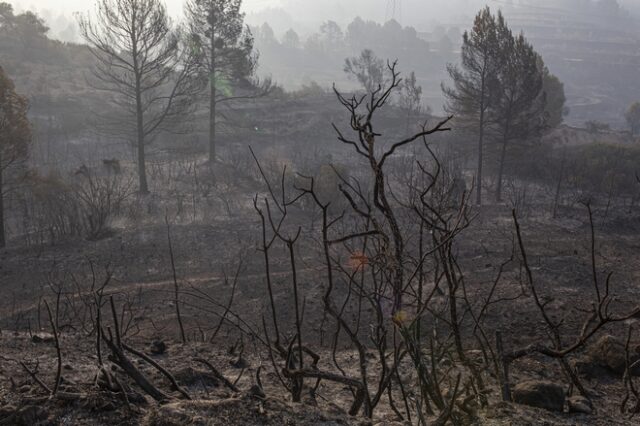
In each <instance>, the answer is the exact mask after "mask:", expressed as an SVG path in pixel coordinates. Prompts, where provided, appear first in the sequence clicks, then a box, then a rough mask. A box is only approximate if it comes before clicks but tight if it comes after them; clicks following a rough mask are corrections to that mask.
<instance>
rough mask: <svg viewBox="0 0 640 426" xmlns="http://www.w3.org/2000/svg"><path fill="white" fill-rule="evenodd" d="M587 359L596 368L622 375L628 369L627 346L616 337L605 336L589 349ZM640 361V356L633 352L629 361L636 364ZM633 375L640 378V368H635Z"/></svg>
mask: <svg viewBox="0 0 640 426" xmlns="http://www.w3.org/2000/svg"><path fill="white" fill-rule="evenodd" d="M586 359H587V360H588V361H589V362H591V363H592V364H593V365H595V366H600V367H603V368H606V369H607V370H609V371H611V372H613V373H615V374H618V375H622V374H624V371H625V368H626V351H625V344H624V343H623V342H622V341H621V340H620V339H618V338H616V337H614V336H611V335H604V336H602V337H601V338H599V339H598V340H597V341H596V342H595V343H594V344H593V345H591V346H590V347H589V349H588V350H587V357H586ZM638 359H640V354H638V352H637V351H635V350H632V351H631V353H630V354H629V361H630V362H631V363H634V362H635V361H637V360H638ZM631 374H632V375H633V376H640V366H638V368H634V369H633V371H631Z"/></svg>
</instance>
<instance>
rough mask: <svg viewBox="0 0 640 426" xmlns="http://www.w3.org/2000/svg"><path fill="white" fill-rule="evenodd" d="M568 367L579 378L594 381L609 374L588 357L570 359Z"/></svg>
mask: <svg viewBox="0 0 640 426" xmlns="http://www.w3.org/2000/svg"><path fill="white" fill-rule="evenodd" d="M569 365H570V366H571V367H572V368H573V369H574V370H575V371H576V372H577V373H578V374H579V375H581V376H583V377H586V378H588V379H594V378H597V377H602V376H604V375H607V374H609V370H608V369H606V368H605V367H602V366H600V365H598V364H594V362H593V361H592V360H591V358H590V357H589V356H583V357H580V358H577V359H572V360H571V361H570V362H569Z"/></svg>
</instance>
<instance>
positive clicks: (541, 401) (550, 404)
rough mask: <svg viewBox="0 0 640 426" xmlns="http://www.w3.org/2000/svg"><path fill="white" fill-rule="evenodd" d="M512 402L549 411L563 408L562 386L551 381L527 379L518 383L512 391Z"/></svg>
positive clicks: (563, 395)
mask: <svg viewBox="0 0 640 426" xmlns="http://www.w3.org/2000/svg"><path fill="white" fill-rule="evenodd" d="M512 397H513V402H516V403H518V404H523V405H528V406H531V407H538V408H543V409H545V410H549V411H563V410H564V400H565V394H564V388H563V387H562V386H561V385H559V384H557V383H553V382H547V381H542V380H529V381H525V382H521V383H518V384H517V385H516V386H515V387H514V388H513V391H512Z"/></svg>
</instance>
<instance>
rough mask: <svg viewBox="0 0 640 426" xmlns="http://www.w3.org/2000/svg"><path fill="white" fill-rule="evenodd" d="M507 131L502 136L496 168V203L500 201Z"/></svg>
mask: <svg viewBox="0 0 640 426" xmlns="http://www.w3.org/2000/svg"><path fill="white" fill-rule="evenodd" d="M507 132H508V130H506V131H505V134H504V136H503V138H502V151H501V152H500V166H499V168H498V182H497V183H496V203H499V202H501V201H502V176H503V175H504V163H505V160H506V158H507V143H508V138H507Z"/></svg>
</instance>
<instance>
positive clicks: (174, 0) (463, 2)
mask: <svg viewBox="0 0 640 426" xmlns="http://www.w3.org/2000/svg"><path fill="white" fill-rule="evenodd" d="M5 1H9V3H12V4H13V5H14V6H15V7H16V9H18V10H24V9H36V10H43V9H49V10H51V11H55V12H58V11H60V12H62V13H64V14H70V13H72V12H76V11H87V10H89V9H92V8H93V4H94V0H5ZM493 1H494V0H395V3H396V5H397V6H396V18H397V19H398V20H399V21H401V22H402V21H405V22H403V23H406V24H409V25H415V23H416V22H429V21H432V20H434V19H446V17H447V16H451V14H452V13H455V12H456V11H461V12H463V13H466V12H470V11H473V10H474V9H475V8H476V7H479V6H481V5H483V4H485V3H492V2H493ZM165 3H166V4H167V6H168V8H169V11H170V13H171V15H173V16H174V17H176V16H178V15H179V14H180V13H181V11H182V5H183V3H184V0H165ZM393 3H394V0H243V6H244V9H245V11H246V12H247V13H248V14H251V13H256V12H260V11H262V10H264V9H268V8H275V7H283V8H284V9H285V10H286V11H287V13H288V14H289V15H291V17H292V18H293V19H294V20H295V21H298V22H321V21H323V20H327V19H333V20H336V21H339V22H349V21H351V20H352V19H353V18H354V17H355V16H362V17H364V18H369V19H375V20H379V21H382V20H384V19H385V18H386V19H388V18H390V17H391V16H390V15H391V13H392V12H391V10H392V6H391V5H392V4H393ZM409 10H411V11H412V13H409V12H408V11H409ZM416 11H420V12H419V13H415V12H416Z"/></svg>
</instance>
